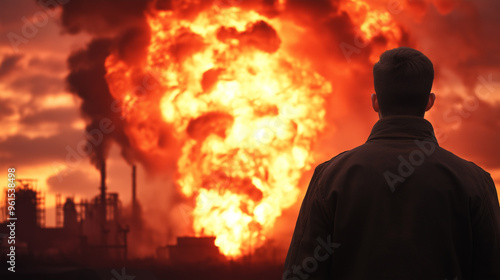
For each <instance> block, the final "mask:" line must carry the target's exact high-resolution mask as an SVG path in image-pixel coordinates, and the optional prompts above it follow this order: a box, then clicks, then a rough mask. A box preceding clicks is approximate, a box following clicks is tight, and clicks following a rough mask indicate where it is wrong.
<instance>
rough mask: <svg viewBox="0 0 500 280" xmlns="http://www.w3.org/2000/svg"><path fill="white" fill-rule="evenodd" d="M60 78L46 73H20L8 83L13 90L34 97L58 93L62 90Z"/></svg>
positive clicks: (62, 85) (62, 84)
mask: <svg viewBox="0 0 500 280" xmlns="http://www.w3.org/2000/svg"><path fill="white" fill-rule="evenodd" d="M64 86H65V85H64V81H63V80H61V78H58V77H54V76H49V75H46V74H27V75H23V74H20V75H18V76H17V77H16V78H14V79H13V81H12V82H11V83H10V84H9V85H8V87H9V88H10V89H12V90H13V91H15V92H19V91H24V92H28V93H30V94H31V96H32V98H34V99H36V98H39V97H42V96H45V95H48V94H55V93H60V92H62V91H63V90H64Z"/></svg>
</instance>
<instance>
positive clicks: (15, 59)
mask: <svg viewBox="0 0 500 280" xmlns="http://www.w3.org/2000/svg"><path fill="white" fill-rule="evenodd" d="M21 58H22V55H7V56H5V57H4V58H3V60H2V63H0V78H3V77H5V76H7V75H8V74H9V73H11V72H12V71H13V70H14V69H15V68H16V67H17V66H18V63H19V61H20V60H21Z"/></svg>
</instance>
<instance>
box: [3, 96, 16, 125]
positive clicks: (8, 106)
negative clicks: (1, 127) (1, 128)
mask: <svg viewBox="0 0 500 280" xmlns="http://www.w3.org/2000/svg"><path fill="white" fill-rule="evenodd" d="M11 102H12V100H10V99H0V121H1V120H2V119H4V118H7V117H10V116H12V115H13V114H14V113H15V109H14V106H13V105H12V103H11Z"/></svg>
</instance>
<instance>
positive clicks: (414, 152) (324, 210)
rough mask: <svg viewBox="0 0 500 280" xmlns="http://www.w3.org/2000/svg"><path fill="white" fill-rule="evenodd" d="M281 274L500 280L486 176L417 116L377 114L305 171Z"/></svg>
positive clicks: (493, 203)
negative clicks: (357, 142)
mask: <svg viewBox="0 0 500 280" xmlns="http://www.w3.org/2000/svg"><path fill="white" fill-rule="evenodd" d="M283 279H384V280H386V279H398V280H402V279H405V280H406V279H426V280H427V279H439V280H445V279H448V280H454V279H500V208H499V203H498V197H497V193H496V189H495V185H494V183H493V180H492V179H491V177H490V175H489V174H488V173H487V172H485V171H484V170H483V169H481V168H480V167H478V166H477V165H475V164H474V163H472V162H469V161H466V160H463V159H461V158H459V157H457V156H455V155H454V154H452V153H450V152H448V151H446V150H445V149H443V148H440V147H439V146H438V143H437V140H436V138H435V137H434V132H433V128H432V125H431V124H430V123H429V122H428V121H426V120H425V119H423V118H418V117H390V118H383V119H381V120H379V121H378V122H377V123H376V124H375V126H374V127H373V130H372V132H371V134H370V137H369V138H368V141H367V142H366V143H365V144H363V145H361V146H359V147H357V148H355V149H353V150H350V151H347V152H344V153H341V154H339V155H338V156H336V157H334V158H332V159H331V160H329V161H327V162H325V163H323V164H320V165H319V166H318V167H317V168H316V170H315V171H314V175H313V177H312V179H311V182H310V184H309V187H308V190H307V193H306V195H305V198H304V201H303V202H302V206H301V209H300V213H299V217H298V219H297V224H296V226H295V231H294V234H293V238H292V242H291V245H290V248H289V251H288V255H287V257H286V262H285V273H284V274H283Z"/></svg>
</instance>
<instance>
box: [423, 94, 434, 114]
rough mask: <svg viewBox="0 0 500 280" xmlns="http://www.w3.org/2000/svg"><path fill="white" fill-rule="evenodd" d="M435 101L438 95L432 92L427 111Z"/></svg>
mask: <svg viewBox="0 0 500 280" xmlns="http://www.w3.org/2000/svg"><path fill="white" fill-rule="evenodd" d="M434 101H436V95H435V94H434V93H432V92H431V94H429V101H427V106H426V107H425V111H426V112H427V111H429V110H430V109H431V108H432V106H433V105H434Z"/></svg>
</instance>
